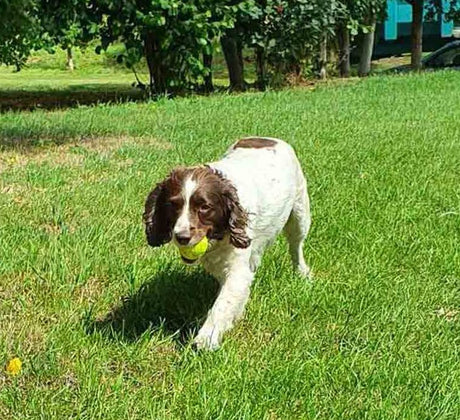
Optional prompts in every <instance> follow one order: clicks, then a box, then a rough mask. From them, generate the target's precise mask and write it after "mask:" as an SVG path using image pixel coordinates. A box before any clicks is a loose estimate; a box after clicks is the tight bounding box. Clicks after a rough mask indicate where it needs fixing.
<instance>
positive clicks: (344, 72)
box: [337, 23, 350, 77]
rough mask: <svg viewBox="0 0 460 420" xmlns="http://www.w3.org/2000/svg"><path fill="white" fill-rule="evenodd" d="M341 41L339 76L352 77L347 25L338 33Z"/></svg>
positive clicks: (343, 25) (341, 27)
mask: <svg viewBox="0 0 460 420" xmlns="http://www.w3.org/2000/svg"><path fill="white" fill-rule="evenodd" d="M337 35H338V40H339V74H340V77H350V32H349V30H348V28H347V25H346V24H345V23H343V24H341V25H340V26H339V28H338V31H337Z"/></svg>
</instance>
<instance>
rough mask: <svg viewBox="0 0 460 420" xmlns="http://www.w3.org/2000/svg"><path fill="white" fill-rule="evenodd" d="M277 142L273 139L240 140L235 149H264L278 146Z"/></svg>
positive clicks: (250, 138) (252, 138)
mask: <svg viewBox="0 0 460 420" xmlns="http://www.w3.org/2000/svg"><path fill="white" fill-rule="evenodd" d="M276 144H277V143H276V141H275V140H271V139H264V138H262V137H247V138H245V139H241V140H239V141H238V142H237V143H236V144H235V146H233V148H234V149H239V148H240V149H263V148H268V147H274V146H276Z"/></svg>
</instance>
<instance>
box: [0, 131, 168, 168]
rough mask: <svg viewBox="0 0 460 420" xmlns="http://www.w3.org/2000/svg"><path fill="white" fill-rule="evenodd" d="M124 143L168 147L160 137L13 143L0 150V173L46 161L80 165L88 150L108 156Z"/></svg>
mask: <svg viewBox="0 0 460 420" xmlns="http://www.w3.org/2000/svg"><path fill="white" fill-rule="evenodd" d="M127 145H128V146H129V145H142V146H151V147H154V148H157V149H161V150H168V149H171V147H172V146H171V144H170V143H168V142H166V141H164V140H158V139H156V138H153V137H132V136H104V137H87V138H83V139H80V140H78V141H73V142H70V143H66V144H61V145H55V144H54V145H51V146H44V147H40V148H31V147H25V146H17V147H15V148H13V149H9V150H4V151H2V152H0V173H1V172H4V171H7V170H12V169H17V168H23V167H25V166H27V165H29V164H37V165H43V164H46V165H49V166H52V167H58V166H70V167H74V166H80V165H82V164H83V162H84V161H85V158H86V156H87V153H88V152H89V153H96V154H99V155H101V156H103V157H110V156H111V155H112V154H113V152H115V151H117V150H119V149H120V148H122V147H123V146H127ZM132 163H133V161H132V160H128V161H126V160H125V161H123V163H122V166H129V165H131V164H132Z"/></svg>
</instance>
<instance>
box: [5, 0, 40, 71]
mask: <svg viewBox="0 0 460 420" xmlns="http://www.w3.org/2000/svg"><path fill="white" fill-rule="evenodd" d="M0 17H1V18H0V64H1V63H3V64H7V65H15V66H16V67H17V68H18V69H19V68H20V67H21V65H23V64H24V62H25V60H26V59H27V57H28V55H29V54H30V51H31V50H32V49H33V48H34V47H35V46H37V45H38V44H39V42H40V31H39V30H38V28H39V21H38V14H37V4H36V2H35V1H34V0H0Z"/></svg>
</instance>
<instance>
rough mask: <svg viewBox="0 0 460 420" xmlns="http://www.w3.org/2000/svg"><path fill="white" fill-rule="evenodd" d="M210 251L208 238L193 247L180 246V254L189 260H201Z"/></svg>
mask: <svg viewBox="0 0 460 420" xmlns="http://www.w3.org/2000/svg"><path fill="white" fill-rule="evenodd" d="M207 249H208V238H207V237H206V236H204V237H203V239H202V240H201V241H200V242H198V243H197V244H195V245H193V246H179V252H180V254H181V255H182V256H183V257H184V258H186V259H187V260H191V261H194V260H197V259H198V258H200V257H201V256H202V255H204V253H205V252H206V250H207Z"/></svg>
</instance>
